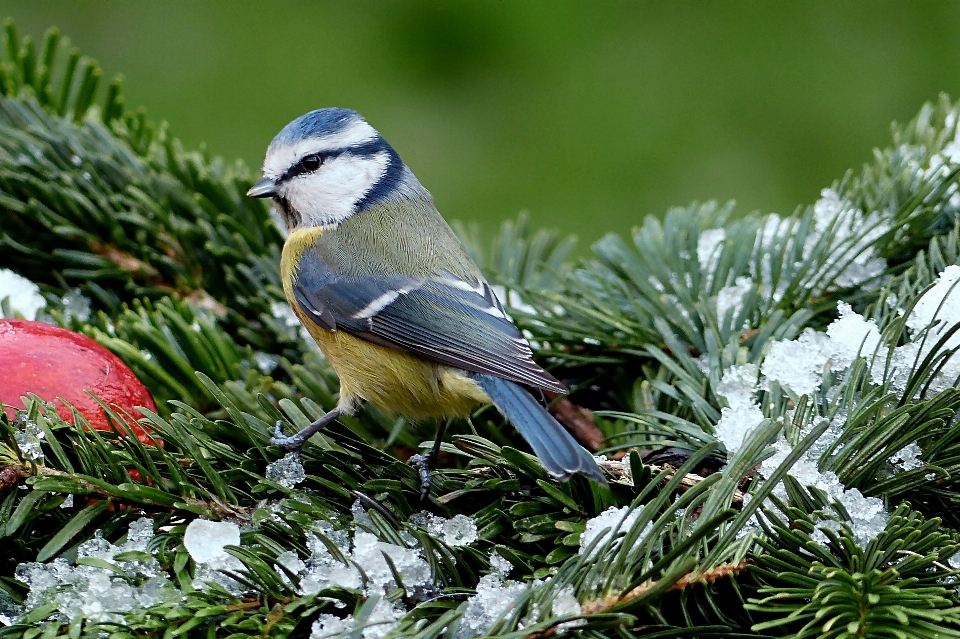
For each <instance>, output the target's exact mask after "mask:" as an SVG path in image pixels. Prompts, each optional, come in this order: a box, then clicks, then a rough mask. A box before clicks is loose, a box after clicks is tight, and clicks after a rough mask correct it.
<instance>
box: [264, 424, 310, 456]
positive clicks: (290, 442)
mask: <svg viewBox="0 0 960 639" xmlns="http://www.w3.org/2000/svg"><path fill="white" fill-rule="evenodd" d="M270 443H271V444H273V445H274V446H279V447H280V448H282V449H283V450H285V451H287V452H288V453H292V452H299V451H300V449H301V448H303V441H301V439H300V438H299V437H297V435H284V434H283V422H282V421H281V420H277V424H276V426H274V429H273V437H271V438H270Z"/></svg>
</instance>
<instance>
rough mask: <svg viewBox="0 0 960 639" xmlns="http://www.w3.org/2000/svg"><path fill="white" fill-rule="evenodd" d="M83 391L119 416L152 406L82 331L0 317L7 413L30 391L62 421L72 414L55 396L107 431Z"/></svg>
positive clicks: (0, 375)
mask: <svg viewBox="0 0 960 639" xmlns="http://www.w3.org/2000/svg"><path fill="white" fill-rule="evenodd" d="M87 391H91V392H93V393H94V394H95V395H97V397H99V398H100V399H102V400H103V401H104V402H106V403H107V405H109V406H110V407H111V408H113V409H114V410H116V411H117V412H118V413H119V414H121V415H122V414H123V413H124V412H126V413H129V414H130V415H132V416H133V417H135V418H140V417H142V415H141V413H140V412H139V411H137V410H136V407H137V406H143V407H145V408H148V409H150V410H152V411H156V410H157V405H156V404H155V403H154V401H153V398H152V397H151V396H150V393H149V391H147V389H146V387H144V385H143V384H142V383H140V380H139V379H137V376H136V375H134V374H133V371H131V370H130V369H129V368H128V367H127V365H126V364H124V363H123V362H122V361H121V360H120V358H119V357H117V356H116V355H114V354H113V353H111V352H110V351H108V350H107V349H106V348H104V347H103V346H101V345H100V344H98V343H97V342H95V341H94V340H92V339H90V338H89V337H87V336H86V335H81V334H80V333H74V332H73V331H68V330H67V329H65V328H60V327H59V326H51V325H50V324H44V323H43V322H31V321H28V320H18V319H2V318H0V402H2V403H3V404H4V410H6V411H7V415H8V416H10V417H13V407H17V408H21V407H22V405H23V404H22V402H21V401H20V397H23V396H26V395H27V393H35V394H36V395H38V396H39V397H41V398H42V399H44V400H45V401H48V402H54V403H55V404H56V407H57V413H58V414H59V415H60V417H62V418H63V419H64V420H66V421H68V422H71V423H72V422H73V415H72V413H71V412H70V409H69V408H67V407H66V406H65V405H64V404H63V402H61V401H58V400H59V399H61V398H62V399H63V400H66V401H67V402H69V403H70V404H71V405H72V406H73V407H74V408H76V409H77V411H79V412H80V414H81V415H83V416H84V417H85V418H86V419H87V421H89V422H90V425H91V426H93V427H94V428H95V429H97V430H106V431H112V430H113V429H112V427H111V426H110V423H109V422H108V420H107V416H106V414H105V413H104V411H103V408H101V407H100V405H99V404H98V403H97V402H96V401H94V399H93V398H92V397H90V395H88V394H87ZM118 426H120V427H122V425H118ZM131 426H133V430H134V433H136V435H137V438H138V439H139V440H140V441H142V442H143V443H145V444H149V443H151V440H150V437H149V436H148V435H147V434H146V433H145V432H144V429H143V428H142V427H140V426H134V425H131Z"/></svg>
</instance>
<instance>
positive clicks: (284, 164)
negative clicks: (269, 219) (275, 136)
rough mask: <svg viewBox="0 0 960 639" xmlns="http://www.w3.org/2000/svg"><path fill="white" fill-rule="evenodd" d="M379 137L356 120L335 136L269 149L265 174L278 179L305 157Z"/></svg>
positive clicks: (374, 131) (363, 123) (372, 129)
mask: <svg viewBox="0 0 960 639" xmlns="http://www.w3.org/2000/svg"><path fill="white" fill-rule="evenodd" d="M376 137H377V130H376V129H374V128H373V127H372V126H370V125H369V124H367V123H366V122H365V121H363V120H354V121H353V122H351V123H350V124H348V125H347V127H346V128H345V129H343V130H342V131H340V132H338V133H335V134H333V135H325V136H323V137H315V138H308V139H306V140H301V141H300V142H296V143H294V144H285V145H282V146H276V147H274V146H273V145H272V144H271V145H270V148H268V149H267V156H266V157H265V158H264V160H263V174H264V175H265V176H267V177H271V178H274V179H276V178H278V177H280V176H281V175H283V174H284V173H286V172H287V169H289V168H290V167H291V166H293V165H294V164H296V163H297V162H299V161H300V160H301V158H303V156H305V155H310V154H311V153H323V152H324V151H333V150H336V149H346V148H349V147H351V146H357V145H359V144H364V143H365V142H370V141H371V140H373V139H375V138H376Z"/></svg>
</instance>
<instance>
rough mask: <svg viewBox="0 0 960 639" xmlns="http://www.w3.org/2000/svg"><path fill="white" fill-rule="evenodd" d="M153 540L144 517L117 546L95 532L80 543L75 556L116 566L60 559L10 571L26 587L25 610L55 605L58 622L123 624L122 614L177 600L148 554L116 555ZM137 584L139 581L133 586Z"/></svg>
mask: <svg viewBox="0 0 960 639" xmlns="http://www.w3.org/2000/svg"><path fill="white" fill-rule="evenodd" d="M151 539H153V520H152V519H149V518H145V517H144V518H141V519H138V520H136V521H134V522H133V523H131V524H130V527H129V529H128V532H127V536H126V541H125V542H124V543H122V544H120V545H115V544H111V543H110V542H108V541H107V540H105V539H104V538H103V537H102V536H101V535H100V533H99V532H97V534H96V535H95V536H94V537H93V539H90V540H88V541H85V542H84V543H82V544H80V546H79V548H78V549H77V558H78V559H79V560H83V559H96V560H98V561H100V562H107V563H110V564H113V565H114V566H115V567H116V569H117V570H110V569H107V568H102V567H100V566H96V565H89V564H83V563H81V564H78V565H76V566H71V565H70V564H69V563H68V562H67V561H66V560H64V559H62V558H58V559H55V560H54V561H52V562H50V563H46V564H44V563H24V564H20V565H19V566H17V568H16V571H15V573H14V574H15V576H16V578H17V579H18V580H19V581H22V582H23V583H25V584H27V585H28V586H29V587H30V591H29V592H28V593H27V597H26V600H25V601H24V606H23V612H24V613H29V612H30V611H31V610H33V609H34V608H36V607H38V606H41V605H46V604H56V606H57V612H56V613H55V616H56V618H58V619H60V620H62V621H71V620H75V619H79V618H84V619H86V620H88V621H92V622H105V623H111V622H112V623H122V622H123V617H122V616H121V614H120V613H124V612H130V611H133V610H142V609H144V608H147V607H149V606H152V605H155V604H158V603H163V602H171V601H178V600H180V598H181V597H182V593H181V592H180V590H179V589H177V588H176V587H175V586H174V585H173V584H172V583H171V582H170V580H169V579H168V578H167V576H166V575H165V574H163V573H162V572H161V567H160V564H159V562H157V560H156V559H154V558H153V557H152V556H151V557H150V558H149V559H146V558H143V559H135V560H131V559H128V560H123V561H119V560H117V558H116V557H117V556H118V555H121V554H123V553H130V552H137V553H138V554H141V555H142V554H143V553H146V552H147V548H148V544H149V542H150V540H151ZM129 578H134V580H131V579H129ZM137 583H139V584H140V585H134V584H137Z"/></svg>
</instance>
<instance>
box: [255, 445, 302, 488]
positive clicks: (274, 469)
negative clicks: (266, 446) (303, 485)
mask: <svg viewBox="0 0 960 639" xmlns="http://www.w3.org/2000/svg"><path fill="white" fill-rule="evenodd" d="M265 476H266V478H267V479H269V480H271V481H275V482H277V483H278V484H280V485H281V486H284V487H286V488H293V487H294V486H296V485H297V484H299V483H300V482H302V481H303V480H304V479H306V477H307V473H306V471H305V470H304V469H303V464H301V463H300V453H298V452H291V453H287V454H286V455H284V456H283V457H281V458H280V459H278V460H277V461H275V462H272V463H270V464H267V472H266V475H265Z"/></svg>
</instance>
